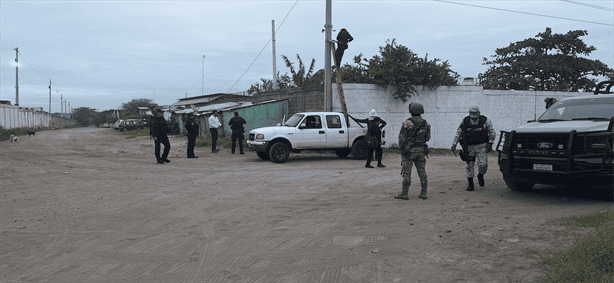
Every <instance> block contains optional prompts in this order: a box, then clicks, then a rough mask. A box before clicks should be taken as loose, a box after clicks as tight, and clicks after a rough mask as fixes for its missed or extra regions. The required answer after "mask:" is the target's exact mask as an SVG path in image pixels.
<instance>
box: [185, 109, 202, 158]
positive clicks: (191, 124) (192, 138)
mask: <svg viewBox="0 0 614 283" xmlns="http://www.w3.org/2000/svg"><path fill="white" fill-rule="evenodd" d="M183 126H184V127H185V129H186V131H187V132H188V158H198V156H196V155H194V146H195V145H196V137H198V133H199V132H200V126H199V125H198V123H196V121H195V120H194V114H192V113H188V117H187V119H186V120H185V122H184V123H183Z"/></svg>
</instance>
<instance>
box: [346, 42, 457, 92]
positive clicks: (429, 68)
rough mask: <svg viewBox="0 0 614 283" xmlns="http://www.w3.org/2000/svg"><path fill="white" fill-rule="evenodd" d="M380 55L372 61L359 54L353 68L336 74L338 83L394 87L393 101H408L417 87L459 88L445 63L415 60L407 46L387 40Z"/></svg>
mask: <svg viewBox="0 0 614 283" xmlns="http://www.w3.org/2000/svg"><path fill="white" fill-rule="evenodd" d="M379 53H380V54H379V55H375V56H373V58H371V59H367V58H363V57H362V56H363V55H362V54H360V55H358V56H356V57H354V63H355V64H356V65H349V64H346V65H344V66H343V67H341V68H340V70H339V75H341V80H342V81H343V82H347V83H370V84H376V85H378V86H380V87H387V86H389V85H392V86H395V87H396V90H395V92H394V93H393V96H394V98H396V99H401V100H403V101H407V99H408V98H409V97H411V95H412V94H415V93H416V87H415V86H417V85H422V86H424V87H427V88H429V89H435V88H437V87H439V86H444V85H445V86H452V85H457V84H458V82H457V81H458V78H459V77H460V76H459V75H458V73H456V72H454V71H452V70H451V69H450V67H451V66H450V64H449V63H448V61H443V62H441V60H440V59H437V58H435V59H432V60H429V59H428V54H427V55H426V56H424V58H422V57H418V55H417V54H416V53H414V52H413V51H411V50H410V49H409V48H407V47H406V46H403V45H400V44H397V43H396V39H393V40H387V41H386V46H383V47H380V48H379Z"/></svg>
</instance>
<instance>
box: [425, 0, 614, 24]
mask: <svg viewBox="0 0 614 283" xmlns="http://www.w3.org/2000/svg"><path fill="white" fill-rule="evenodd" d="M433 1H435V2H443V3H449V4H456V5H463V6H469V7H477V8H484V9H491V10H498V11H505V12H512V13H518V14H525V15H532V16H540V17H547V18H555V19H561V20H569V21H576V22H584V23H591V24H597V25H604V26H614V25H613V24H606V23H600V22H591V21H584V20H577V19H570V18H563V17H557V16H549V15H542V14H535V13H529V12H521V11H514V10H507V9H500V8H493V7H486V6H478V5H472V4H464V3H456V2H449V1H444V0H433Z"/></svg>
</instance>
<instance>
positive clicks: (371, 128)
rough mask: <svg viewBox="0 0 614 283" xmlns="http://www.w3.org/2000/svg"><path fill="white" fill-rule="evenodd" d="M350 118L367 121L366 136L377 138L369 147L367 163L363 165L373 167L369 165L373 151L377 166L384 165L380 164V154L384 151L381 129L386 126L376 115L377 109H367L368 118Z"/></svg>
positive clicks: (361, 121) (360, 121) (362, 121)
mask: <svg viewBox="0 0 614 283" xmlns="http://www.w3.org/2000/svg"><path fill="white" fill-rule="evenodd" d="M350 117H352V116H350ZM352 118H353V119H354V121H356V122H359V123H367V136H372V137H375V139H376V140H377V141H376V143H375V147H373V148H371V147H369V154H368V155H367V163H366V164H365V167H367V168H373V166H371V160H372V159H373V152H374V151H375V159H377V167H381V168H383V167H386V165H384V164H382V156H383V155H384V151H383V149H382V129H383V128H384V127H386V121H384V120H383V119H382V118H380V117H378V116H377V111H375V109H371V111H369V118H367V119H355V118H354V117H352ZM365 138H366V137H365Z"/></svg>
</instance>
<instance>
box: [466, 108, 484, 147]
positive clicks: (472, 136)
mask: <svg viewBox="0 0 614 283" xmlns="http://www.w3.org/2000/svg"><path fill="white" fill-rule="evenodd" d="M487 119H488V118H486V116H483V115H480V117H479V121H478V123H477V124H476V125H471V122H470V120H471V117H469V116H467V117H465V119H464V120H463V123H464V126H465V138H466V141H467V145H474V144H481V143H487V142H488V130H487V129H486V127H485V126H484V124H486V120H487Z"/></svg>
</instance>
